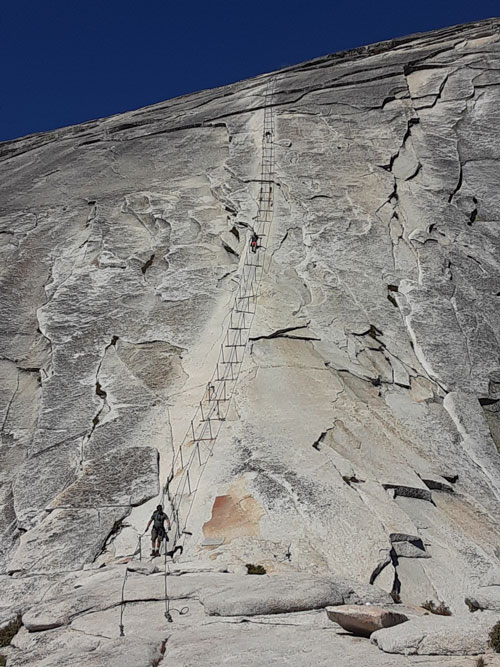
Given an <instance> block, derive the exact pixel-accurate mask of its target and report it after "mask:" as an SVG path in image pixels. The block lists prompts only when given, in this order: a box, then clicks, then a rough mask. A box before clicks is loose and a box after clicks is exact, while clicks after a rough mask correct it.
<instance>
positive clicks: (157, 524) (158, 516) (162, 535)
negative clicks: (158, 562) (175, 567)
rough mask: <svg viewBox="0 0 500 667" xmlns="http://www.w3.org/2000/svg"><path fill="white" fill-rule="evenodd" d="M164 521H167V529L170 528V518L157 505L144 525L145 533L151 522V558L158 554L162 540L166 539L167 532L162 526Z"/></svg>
mask: <svg viewBox="0 0 500 667" xmlns="http://www.w3.org/2000/svg"><path fill="white" fill-rule="evenodd" d="M165 521H166V522H167V530H170V519H169V518H168V516H167V515H166V514H165V512H164V511H163V507H162V506H161V505H158V507H157V508H156V510H155V511H154V512H153V514H152V516H151V519H150V520H149V521H148V525H147V526H146V531H145V532H146V533H147V532H148V530H149V526H150V525H151V524H153V530H152V531H151V556H152V557H153V558H154V557H155V556H159V555H160V548H161V543H162V540H167V541H168V536H167V532H166V530H165V526H164V523H165ZM155 542H156V548H155Z"/></svg>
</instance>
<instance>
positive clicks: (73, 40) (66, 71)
mask: <svg viewBox="0 0 500 667" xmlns="http://www.w3.org/2000/svg"><path fill="white" fill-rule="evenodd" d="M498 14H500V6H499V4H498V0H474V1H470V0H469V2H465V1H463V0H413V2H403V1H402V0H398V1H394V0H373V1H368V0H367V1H363V0H361V1H360V0H317V1H316V0H268V1H267V2H265V1H262V0H254V1H252V0H231V2H229V1H228V0H212V1H211V0H205V1H204V2H198V1H189V0H142V2H137V1H136V2H131V1H130V0H119V1H118V0H100V1H99V2H96V1H95V0H80V1H79V2H78V1H75V0H65V1H63V0H37V1H35V0H4V1H3V3H2V6H1V9H0V63H1V65H0V74H1V87H2V90H1V95H0V140H6V139H10V138H14V137H18V136H23V135H25V134H29V133H32V132H39V131H42V130H50V129H54V128H56V127H62V126H65V125H72V124H74V123H80V122H83V121H85V120H89V119H92V118H99V117H102V116H108V115H111V114H113V113H118V112H120V111H127V110H130V109H136V108H139V107H142V106H145V105H147V104H152V103H154V102H159V101H161V100H165V99H168V98H171V97H176V96H177V95H182V94H184V93H189V92H193V91H196V90H201V89H202V88H212V87H214V86H218V85H222V84H225V83H230V82H232V81H237V80H239V79H243V78H247V77H250V76H253V75H256V74H260V73H262V72H267V71H271V70H274V69H278V68H280V67H285V66H286V65H291V64H295V63H299V62H302V61H303V60H307V59H310V58H314V57H317V56H321V55H325V54H327V53H334V52H335V51H340V50H343V49H347V48H353V47H356V46H360V45H362V44H368V43H371V42H377V41H380V40H383V39H389V38H392V37H398V36H402V35H407V34H410V33H413V32H420V31H426V30H432V29H433V28H440V27H444V26H448V25H454V24H457V23H464V22H468V21H475V20H479V19H483V18H488V17H491V16H495V15H498Z"/></svg>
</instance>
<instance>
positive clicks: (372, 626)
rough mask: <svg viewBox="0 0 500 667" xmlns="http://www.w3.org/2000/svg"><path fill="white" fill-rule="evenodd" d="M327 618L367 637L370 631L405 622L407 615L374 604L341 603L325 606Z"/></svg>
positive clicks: (353, 632)
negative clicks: (336, 605)
mask: <svg viewBox="0 0 500 667" xmlns="http://www.w3.org/2000/svg"><path fill="white" fill-rule="evenodd" d="M326 613H327V615H328V618H329V619H330V620H331V621H333V622H334V623H337V624H338V625H340V627H341V628H344V630H347V631H348V632H352V634H354V635H359V636H361V637H369V636H370V635H371V634H372V632H375V631H376V630H381V629H382V628H390V627H392V626H393V625H398V624H399V623H405V622H406V621H407V620H408V616H406V615H405V614H400V613H399V612H397V611H393V610H392V609H383V608H382V607H377V606H375V605H354V604H352V605H343V606H341V607H327V608H326Z"/></svg>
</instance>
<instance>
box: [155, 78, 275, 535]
mask: <svg viewBox="0 0 500 667" xmlns="http://www.w3.org/2000/svg"><path fill="white" fill-rule="evenodd" d="M274 88H275V80H273V79H271V80H270V81H269V82H268V84H267V86H266V92H265V107H264V120H263V133H262V163H261V173H260V179H259V182H260V191H259V196H258V210H257V217H256V222H255V224H254V227H253V229H252V230H251V231H252V232H253V233H255V234H256V235H257V236H258V238H259V239H262V238H266V237H267V236H268V235H269V231H270V228H271V224H272V217H273V203H274V192H273V186H274V163H275V162H274V144H273V138H274V116H273V109H272V100H273V95H274ZM255 250H257V252H255ZM265 250H266V248H265V246H263V245H261V244H259V246H258V248H257V249H256V248H255V247H252V245H251V244H248V245H247V249H246V252H245V256H244V259H243V264H242V267H241V273H240V275H241V279H240V284H239V287H238V289H237V292H236V294H235V296H234V300H233V304H232V308H231V310H230V313H229V322H228V325H227V327H226V331H225V334H224V338H223V341H222V343H221V346H220V350H219V355H218V359H217V363H216V367H215V370H214V372H213V374H212V377H211V379H210V381H209V382H208V383H207V386H206V389H205V392H204V394H203V397H202V399H201V401H200V402H199V405H198V408H197V409H196V412H195V415H194V417H193V419H192V420H191V424H190V427H189V429H188V431H187V433H186V435H185V436H184V439H183V440H182V442H181V444H180V445H179V447H178V448H177V450H176V452H175V455H174V458H173V461H172V466H171V469H170V473H169V475H168V478H167V481H166V483H165V485H164V487H163V492H162V504H163V503H164V500H165V497H166V499H167V500H168V503H169V505H170V519H171V523H172V533H171V534H172V535H173V543H174V545H175V546H176V547H179V546H181V547H182V546H183V544H184V542H185V538H186V537H187V536H189V535H190V534H191V533H190V532H189V531H187V530H186V527H187V522H188V519H189V516H190V514H191V510H192V507H193V503H194V499H195V496H196V491H197V489H198V485H199V482H200V479H201V476H202V474H203V472H204V469H205V467H206V465H207V463H208V461H209V459H210V457H211V456H212V453H213V449H214V446H215V444H216V441H217V437H218V435H219V432H220V429H221V427H222V424H223V422H224V421H225V419H226V416H227V414H228V411H229V406H230V402H231V399H232V397H233V393H234V389H235V387H236V383H237V381H238V378H239V375H240V372H241V368H242V365H243V361H244V356H245V351H246V348H247V345H248V342H249V338H250V328H251V326H252V322H253V319H254V316H255V312H256V308H257V296H258V289H259V286H260V283H261V280H262V275H263V272H264V267H263V261H264V257H265Z"/></svg>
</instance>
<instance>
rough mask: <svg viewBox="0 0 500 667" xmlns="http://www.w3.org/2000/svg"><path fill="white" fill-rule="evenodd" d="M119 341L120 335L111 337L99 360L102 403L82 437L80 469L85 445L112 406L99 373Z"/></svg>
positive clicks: (98, 391)
mask: <svg viewBox="0 0 500 667" xmlns="http://www.w3.org/2000/svg"><path fill="white" fill-rule="evenodd" d="M117 341H118V336H113V337H112V338H111V342H110V343H108V345H106V347H105V348H104V353H103V355H102V358H101V361H100V362H99V365H98V367H97V371H96V381H95V393H96V395H97V396H98V397H99V399H100V400H101V401H102V405H101V407H100V408H99V410H98V411H97V413H96V414H95V416H94V418H93V419H92V427H91V429H90V431H89V432H88V434H87V435H86V436H84V437H83V438H82V441H81V444H80V462H79V468H80V470H82V469H83V465H84V462H85V447H86V445H87V444H88V442H89V441H90V439H91V438H92V435H93V433H94V431H95V429H96V428H97V426H98V425H99V423H100V420H101V415H102V413H103V411H104V410H107V411H108V412H109V410H110V406H109V404H108V400H107V396H108V394H107V392H106V391H105V390H104V389H103V387H102V384H101V382H100V380H99V374H100V371H101V367H102V365H103V363H104V359H105V358H106V353H107V351H108V350H109V348H110V347H115V345H116V343H117Z"/></svg>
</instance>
